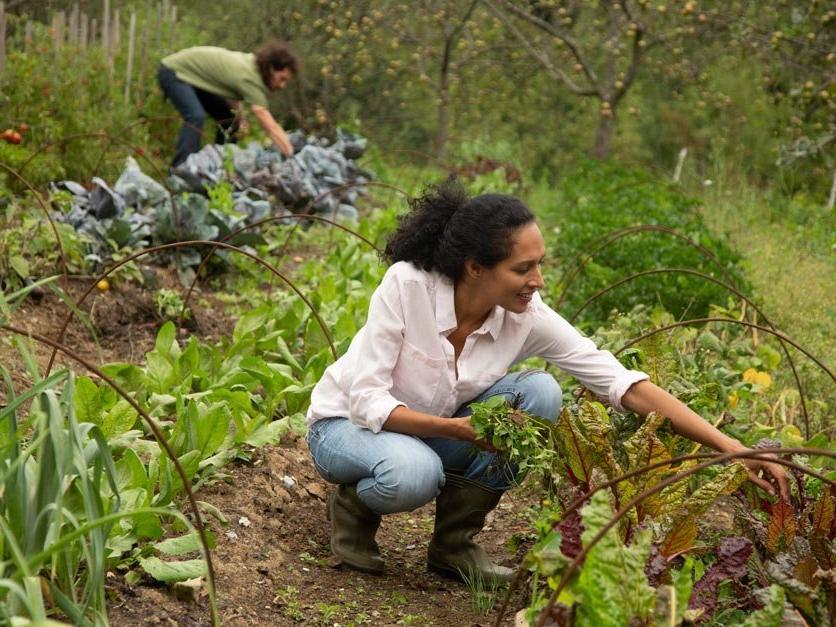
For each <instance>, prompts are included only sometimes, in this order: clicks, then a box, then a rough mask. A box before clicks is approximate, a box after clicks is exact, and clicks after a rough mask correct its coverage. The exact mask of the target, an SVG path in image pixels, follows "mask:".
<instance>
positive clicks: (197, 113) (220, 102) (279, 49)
mask: <svg viewBox="0 0 836 627" xmlns="http://www.w3.org/2000/svg"><path fill="white" fill-rule="evenodd" d="M298 72H299V59H298V58H297V56H296V53H295V52H294V51H293V50H292V49H291V48H290V47H289V46H288V45H287V44H283V43H280V42H277V41H270V42H267V43H266V44H264V45H263V46H262V47H261V48H259V49H258V50H257V51H256V52H255V53H248V52H236V51H234V50H227V49H225V48H218V47H215V46H195V47H193V48H185V49H183V50H180V51H179V52H175V53H173V54H170V55H168V56H167V57H164V58H163V60H162V61H161V62H160V67H159V69H158V71H157V80H158V81H159V83H160V88H161V89H162V91H163V94H164V95H165V97H166V98H167V99H168V100H170V101H171V102H172V104H173V105H174V106H175V108H176V109H177V111H179V112H180V115H181V116H182V117H183V126H182V128H181V129H180V134H179V135H178V136H177V144H176V148H175V154H174V160H173V161H172V163H171V166H172V167H175V166H177V165H179V164H180V163H182V162H183V161H185V160H186V158H187V157H188V156H189V155H190V154H192V153H193V152H197V151H198V150H200V136H201V133H202V130H203V123H204V122H205V121H206V117H207V115H209V116H211V117H212V118H213V119H214V120H215V121H216V122H217V123H218V130H217V133H216V135H215V143H218V144H223V143H225V142H227V141H232V142H234V141H235V140H236V138H237V134H238V131H239V130H243V131H246V125H247V121H246V118H245V117H244V108H245V106H246V105H249V107H250V109H251V110H252V112H253V115H254V116H255V118H256V119H257V120H258V122H259V123H260V124H261V126H262V127H263V128H264V130H265V132H266V133H267V135H268V136H269V137H270V139H271V140H272V142H273V144H274V145H275V146H276V148H277V149H278V150H279V151H280V152H281V153H282V154H284V155H285V156H290V155H292V154H293V145H292V144H291V143H290V140H289V139H288V137H287V133H285V132H284V129H282V127H281V126H280V125H279V123H278V122H276V120H275V119H274V118H273V116H272V114H271V113H270V110H269V109H268V108H267V96H268V94H269V92H271V91H279V90H281V89H284V88H285V87H286V86H287V84H288V82H289V81H290V80H291V79H292V78H293V77H294V76H296V75H297V74H298ZM233 109H234V110H233Z"/></svg>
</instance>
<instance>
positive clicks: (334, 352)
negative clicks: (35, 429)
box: [46, 240, 337, 376]
mask: <svg viewBox="0 0 836 627" xmlns="http://www.w3.org/2000/svg"><path fill="white" fill-rule="evenodd" d="M188 246H191V247H195V246H213V247H216V248H224V249H226V250H230V251H234V252H237V253H240V254H242V255H244V256H246V257H249V258H250V259H252V260H253V261H255V262H256V263H258V264H260V265H262V266H264V267H265V268H267V269H268V270H269V271H270V272H272V273H273V274H274V275H275V276H277V277H279V278H280V279H281V280H282V281H284V282H285V283H286V284H287V285H288V286H289V287H290V288H291V289H292V290H293V291H294V292H295V293H296V295H297V296H299V298H301V299H302V301H303V302H304V303H305V305H306V306H307V307H308V309H310V311H311V313H312V314H313V316H314V317H315V318H316V321H317V323H318V324H319V328H320V329H322V333H323V334H324V335H325V339H326V341H327V342H328V346H329V347H330V348H331V355H332V356H333V357H334V359H335V360H336V359H337V349H336V348H335V347H334V341H333V339H332V337H331V333H330V331H328V327H327V326H326V325H325V322H324V321H323V320H322V318H321V317H320V315H319V313H318V312H317V311H316V308H315V307H314V306H313V303H311V301H310V300H309V299H308V297H307V296H305V294H304V293H303V292H302V290H300V289H299V288H298V287H297V286H296V284H295V283H294V282H293V281H291V280H290V279H289V278H287V277H286V276H285V275H284V274H282V273H281V272H280V271H279V270H278V269H276V268H275V267H274V266H273V265H271V264H270V263H268V262H267V261H264V260H263V259H261V258H260V257H259V256H258V255H255V254H253V253H251V252H248V251H246V250H244V249H242V248H238V247H237V246H233V245H232V244H225V243H223V242H215V241H210V240H190V241H186V242H174V243H171V244H163V245H161V246H154V247H152V248H146V249H143V250H141V251H139V252H136V253H134V254H132V255H128V256H127V257H125V258H124V259H121V260H120V261H119V262H117V263H115V264H114V265H112V266H111V267H110V268H108V269H107V270H105V271H104V272H103V273H102V274H100V275H99V276H98V277H97V278H96V279H95V280H94V281H93V282H92V283H91V284H90V287H88V288H87V290H85V292H84V293H83V294H82V295H81V297H80V298H79V299H78V301H76V303H75V305H76V308H77V307H78V306H80V305H81V303H83V302H84V300H85V299H86V298H87V297H88V296H89V295H90V293H91V292H92V291H93V290H94V289H95V288H96V284H97V283H98V282H99V281H101V280H102V279H104V278H107V277H108V276H109V275H110V274H111V273H112V272H114V271H115V270H117V269H119V268H120V267H122V266H124V265H125V264H126V263H129V262H131V261H133V260H134V259H137V258H138V257H142V256H144V255H150V254H151V253H155V252H160V251H163V250H172V249H178V248H185V247H188ZM73 316H75V311H73V310H72V309H71V310H70V311H69V312H68V314H67V317H66V318H65V319H64V323H63V324H62V326H61V330H60V331H59V332H58V338H57V340H56V341H57V342H61V341H62V340H63V338H64V334H65V333H66V331H67V327H68V326H69V324H70V321H71V320H72V319H73ZM57 352H58V349H57V348H55V347H53V350H52V355H50V358H49V363H48V364H47V368H46V376H49V373H50V371H51V370H52V365H53V363H54V361H55V356H56V353H57Z"/></svg>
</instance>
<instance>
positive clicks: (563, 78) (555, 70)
mask: <svg viewBox="0 0 836 627" xmlns="http://www.w3.org/2000/svg"><path fill="white" fill-rule="evenodd" d="M482 2H484V3H485V4H486V5H487V6H488V8H489V9H490V10H491V12H493V14H494V15H496V16H497V17H498V18H499V19H500V20H501V21H502V22H503V23H504V24H505V26H506V27H507V28H508V30H510V31H511V33H512V34H513V35H514V37H516V38H517V40H518V41H519V42H520V43H521V44H522V45H523V47H524V48H525V49H526V50H527V51H528V54H529V55H531V57H532V58H533V59H535V60H536V61H537V62H538V63H539V64H540V65H541V66H542V67H543V69H544V70H546V73H547V74H549V75H550V76H551V77H552V78H555V79H557V80H559V81H560V82H562V83H563V84H564V85H565V86H566V87H567V88H568V89H569V91H571V92H572V93H574V94H577V95H579V96H598V92H597V90H595V89H594V88H589V87H588V88H584V87H581V86H580V85H578V84H577V83H575V82H574V81H573V80H572V79H571V78H569V76H568V75H567V74H566V73H565V72H564V71H563V70H561V69H560V68H559V67H557V66H556V65H555V64H554V63H552V62H551V60H550V59H549V58H548V57H547V56H546V55H545V54H544V53H541V52H540V51H538V50H536V49H535V48H534V46H532V45H531V42H529V41H528V39H527V38H526V37H525V35H523V34H522V33H521V32H520V30H519V29H518V28H517V27H516V26H515V25H514V24H513V23H512V22H511V21H510V20H509V19H508V16H506V15H505V13H504V12H502V11H501V10H500V9H499V8H497V7H496V6H495V5H494V3H493V2H492V1H491V0H482ZM532 17H533V16H532ZM535 19H536V18H535ZM584 69H586V66H584ZM586 74H587V78H588V77H589V72H586Z"/></svg>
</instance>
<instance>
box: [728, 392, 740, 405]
mask: <svg viewBox="0 0 836 627" xmlns="http://www.w3.org/2000/svg"><path fill="white" fill-rule="evenodd" d="M739 400H740V397H739V396H738V395H737V392H732V393H731V394H729V409H734V408H735V407H737V403H738V401H739Z"/></svg>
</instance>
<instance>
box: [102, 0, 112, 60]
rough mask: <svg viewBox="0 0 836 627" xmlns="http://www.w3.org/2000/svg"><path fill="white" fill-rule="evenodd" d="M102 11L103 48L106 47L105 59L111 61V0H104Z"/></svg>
mask: <svg viewBox="0 0 836 627" xmlns="http://www.w3.org/2000/svg"><path fill="white" fill-rule="evenodd" d="M103 11H104V12H103V13H102V48H104V53H105V59H107V62H108V63H110V0H104V9H103Z"/></svg>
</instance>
